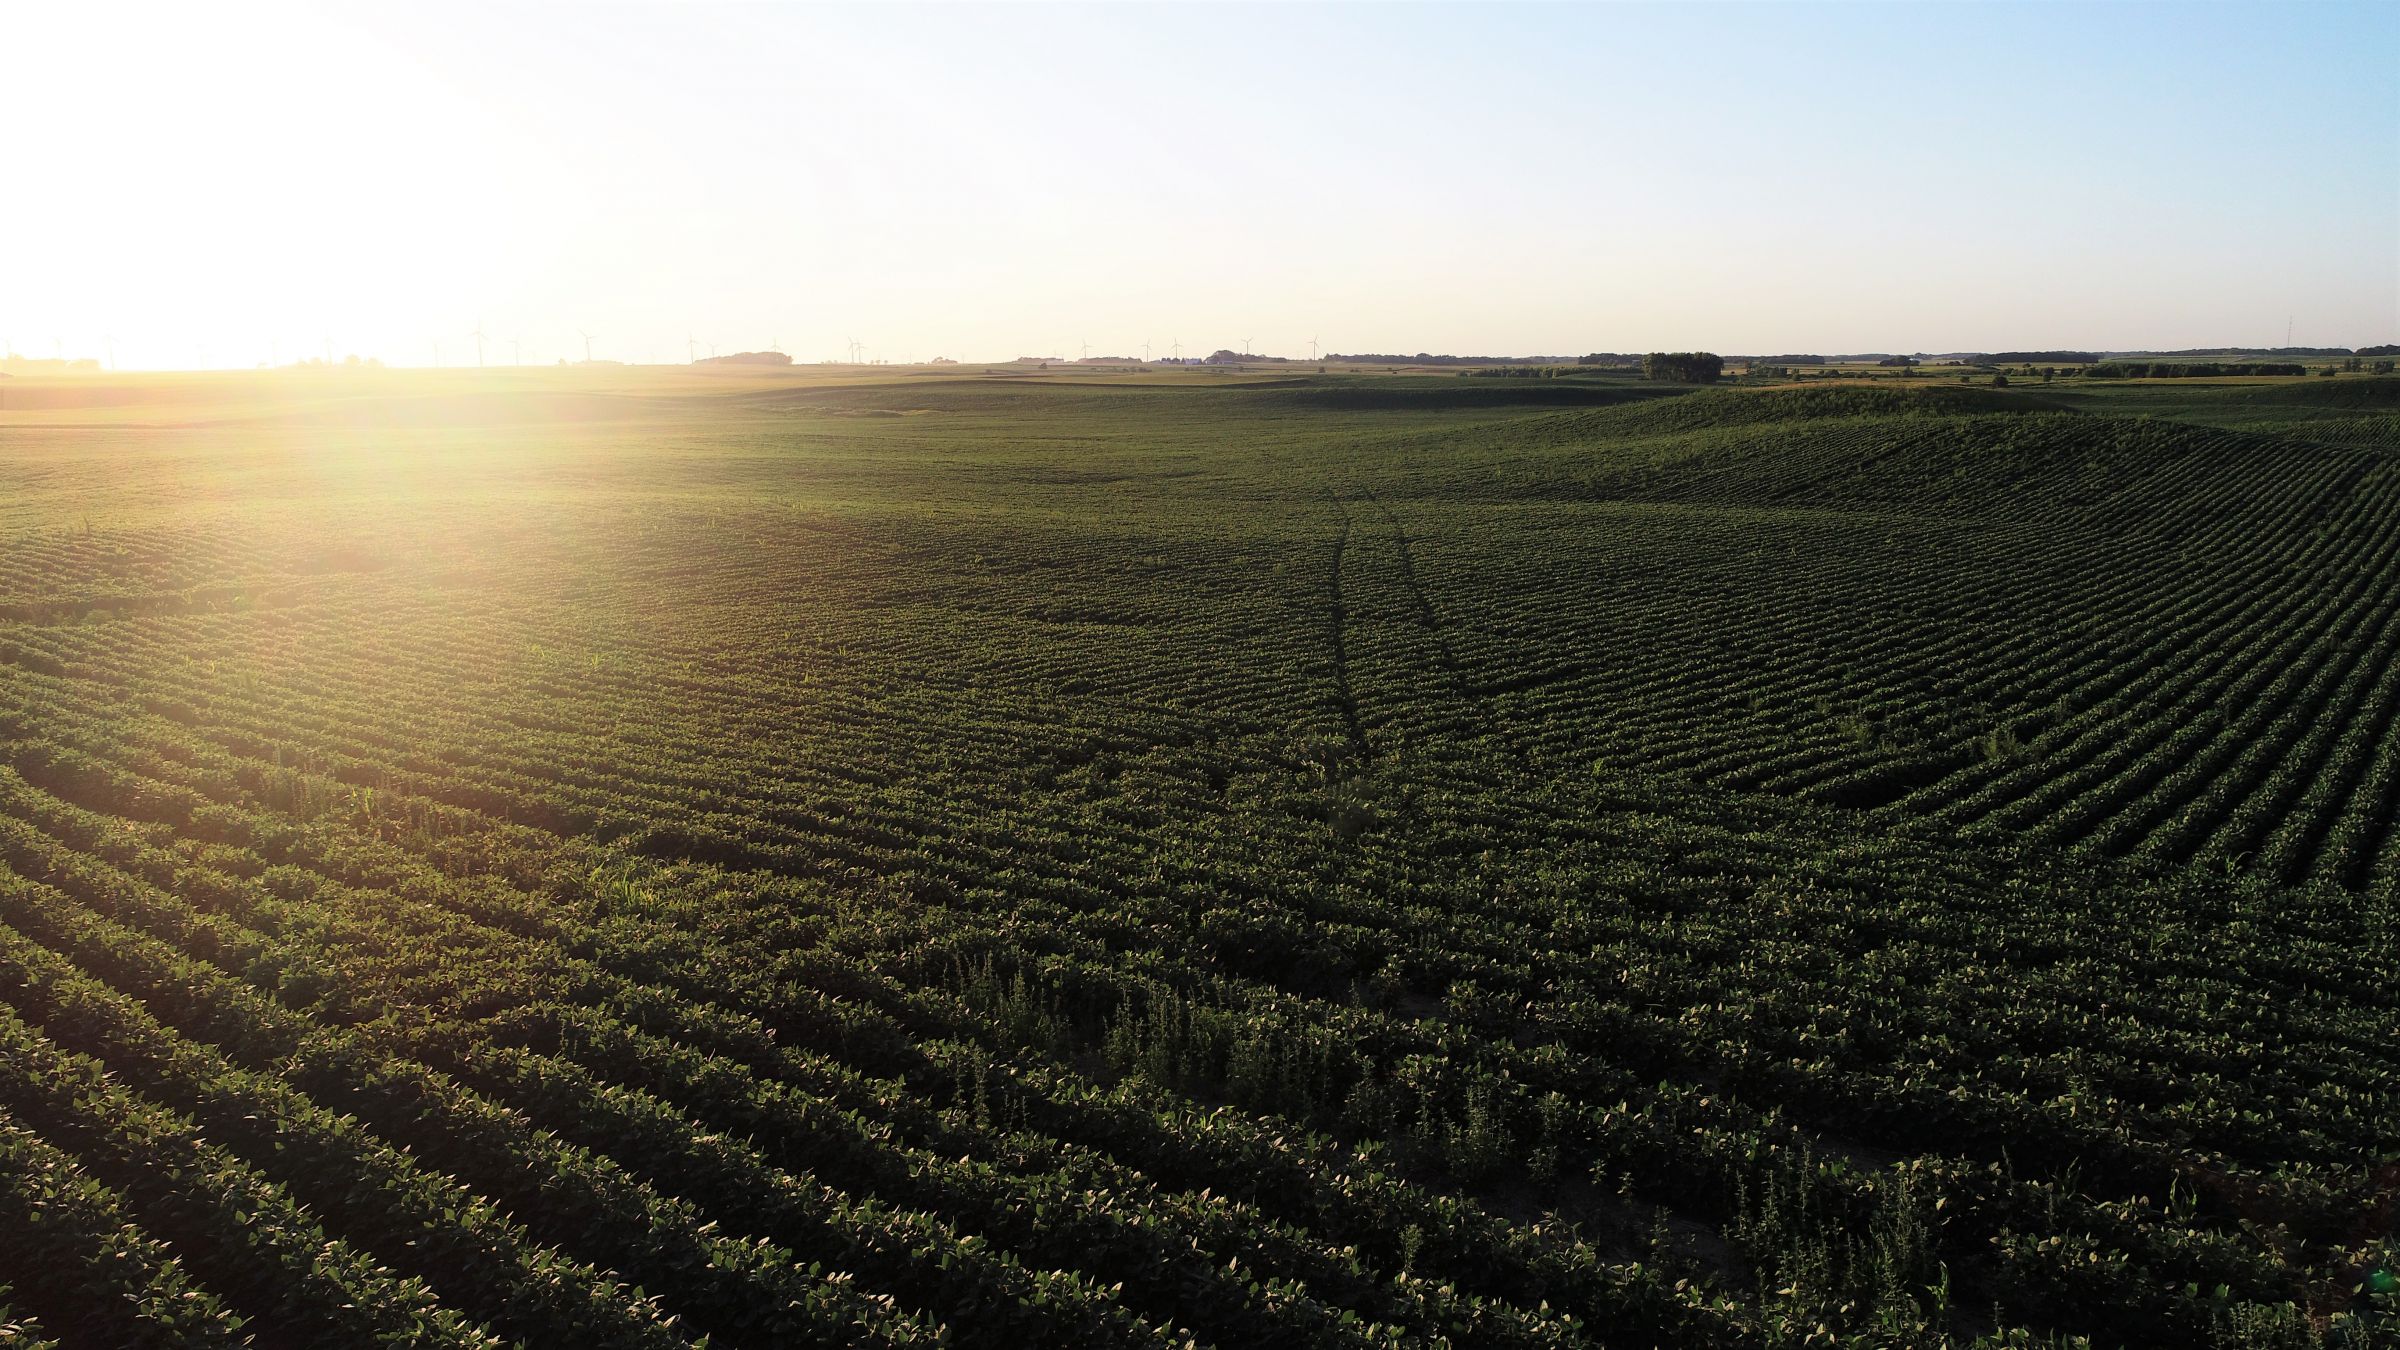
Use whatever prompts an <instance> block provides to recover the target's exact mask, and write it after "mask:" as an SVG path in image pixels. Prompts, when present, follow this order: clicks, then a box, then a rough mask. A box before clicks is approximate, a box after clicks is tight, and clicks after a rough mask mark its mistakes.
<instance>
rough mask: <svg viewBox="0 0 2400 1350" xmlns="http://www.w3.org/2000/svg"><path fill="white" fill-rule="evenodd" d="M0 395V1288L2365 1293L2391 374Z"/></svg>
mask: <svg viewBox="0 0 2400 1350" xmlns="http://www.w3.org/2000/svg"><path fill="white" fill-rule="evenodd" d="M9 384H10V386H11V387H10V388H8V389H7V390H6V391H5V392H4V393H0V1343H23V1344H29V1345H40V1344H59V1345H64V1346H75V1347H86V1346H91V1347H131V1346H184V1345H256V1346H261V1347H283V1346H334V1345H342V1346H364V1345H393V1346H399V1345H410V1346H417V1345H423V1346H503V1345H512V1344H522V1345H527V1346H576V1347H579V1348H584V1350H615V1348H617V1347H629V1348H630V1347H662V1348H663V1347H685V1346H697V1345H703V1344H705V1345H709V1346H715V1347H734V1346H743V1347H747V1346H787V1345H789V1346H797V1345H815V1346H877V1345H893V1346H897V1345H953V1346H961V1347H969V1346H974V1347H982V1346H990V1347H1016V1346H1112V1347H1113V1346H1122V1347H1136V1346H1157V1347H1165V1346H1223V1347H1252V1346H1294V1347H1297V1346H1309V1347H1314V1346H1335V1347H1340V1346H1356V1347H1367V1346H1376V1347H1390V1346H1454V1347H1469V1346H1475V1347H1481V1346H1494V1347H1572V1346H1708V1347H1713V1346H1724V1347H1749V1346H1762V1347H1763V1346H1802V1345H1837V1344H1838V1345H1864V1346H1893V1347H1925V1346H1939V1345H1956V1346H1968V1345H1988V1346H2001V1345H2012V1346H2014V1345H2027V1346H2030V1345H2091V1346H2164V1345H2172V1346H2212V1347H2237V1346H2275V1347H2316V1346H2336V1347H2367V1346H2376V1345H2391V1344H2400V659H2396V658H2400V454H2396V452H2400V380H2396V379H2392V378H2375V377H2364V376H2358V377H2353V376H2343V377H2340V378H2297V379H2243V380H2227V381H2221V382H2210V381H2196V380H2180V381H2171V382H2164V383H2161V384H2148V383H2144V382H2141V381H2124V382H2108V383H2107V384H2106V385H2105V387H2094V386H2092V385H2087V384H2083V383H2080V382H2069V383H2067V384H2062V385H2059V386H2056V387H2053V386H2048V385H2039V386H2034V385H2020V386H2019V387H2016V388H2010V389H1992V388H1986V387H1980V386H1976V387H1969V386H1954V385H1942V384H1938V383H1936V382H1934V381H1931V380H1927V381H1923V382H1918V383H1915V384H1908V383H1903V384H1901V385H1899V387H1893V385H1891V384H1881V385H1876V386H1871V387H1868V386H1854V385H1845V384H1840V383H1835V382H1822V383H1815V384H1811V385H1808V386H1804V387H1795V388H1747V387H1745V388H1722V389H1704V390H1700V391H1697V392H1687V391H1685V390H1683V389H1681V388H1679V387H1670V386H1660V385H1651V384H1647V383H1643V382H1640V381H1637V380H1634V379H1632V378H1630V377H1617V378H1603V377H1573V378H1563V379H1551V380H1484V379H1461V378H1457V377H1454V376H1447V375H1445V376H1415V375H1361V374H1355V373H1343V372H1340V371H1336V372H1332V373H1327V374H1321V375H1315V374H1311V375H1299V376H1271V375H1260V374H1257V373H1255V372H1253V373H1251V374H1248V375H1243V376H1238V377H1215V378H1206V379H1203V378H1197V377H1191V378H1186V377H1182V376H1177V375H1170V374H1164V373H1159V372H1150V373H1143V374H1127V375H1122V376H1114V375H1104V374H1089V375H1081V374H1078V375H1069V374H1064V373H1059V372H1051V373H1047V374H1041V375H1034V374H986V373H979V372H973V371H953V372H949V373H927V372H915V373H903V372H900V371H898V370H894V371H892V372H889V373H885V372H878V371H873V370H866V369H860V370H852V371H848V372H846V373H845V372H832V373H820V372H809V371H806V369H805V368H803V370H802V373H796V374H784V373H774V372H768V373H740V372H727V373H725V374H723V375H722V376H712V375H709V374H706V373H681V372H663V371H638V370H623V371H615V372H611V371H608V370H605V369H600V370H586V369H572V368H570V369H567V370H560V371H556V372H552V371H531V372H514V371H501V370H494V371H491V372H465V373H459V372H451V373H448V374H411V373H402V372H369V373H360V374H353V375H343V374H331V373H327V374H321V375H314V376H310V375H303V374H295V373H289V372H281V373H258V374H255V375H253V374H241V375H219V376H205V377H203V376H189V377H147V378H135V377H106V376H93V377H88V378H86V379H83V380H80V381H77V380H68V379H57V380H49V381H41V380H31V379H26V380H17V381H11V382H9Z"/></svg>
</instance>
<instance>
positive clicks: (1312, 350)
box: [1308, 337, 1317, 361]
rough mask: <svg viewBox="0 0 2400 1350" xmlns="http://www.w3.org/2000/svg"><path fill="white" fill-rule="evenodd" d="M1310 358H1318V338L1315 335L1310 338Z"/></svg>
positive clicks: (1312, 359)
mask: <svg viewBox="0 0 2400 1350" xmlns="http://www.w3.org/2000/svg"><path fill="white" fill-rule="evenodd" d="M1308 359H1309V360H1311V361H1314V360H1316V359H1317V340H1316V339H1315V338H1313V337H1312V338H1310V339H1309V340H1308Z"/></svg>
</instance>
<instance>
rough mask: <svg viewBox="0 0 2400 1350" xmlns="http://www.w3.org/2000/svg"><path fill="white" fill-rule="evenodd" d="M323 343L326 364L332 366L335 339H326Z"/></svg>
mask: <svg viewBox="0 0 2400 1350" xmlns="http://www.w3.org/2000/svg"><path fill="white" fill-rule="evenodd" d="M322 341H323V342H324V344H325V364H326V365H329V366H330V365H332V364H333V339H332V338H325V339H322Z"/></svg>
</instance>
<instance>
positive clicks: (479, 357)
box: [475, 319, 483, 370]
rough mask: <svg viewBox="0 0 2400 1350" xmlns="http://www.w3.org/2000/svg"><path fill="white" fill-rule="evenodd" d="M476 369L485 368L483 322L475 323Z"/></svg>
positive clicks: (478, 320) (477, 321)
mask: <svg viewBox="0 0 2400 1350" xmlns="http://www.w3.org/2000/svg"><path fill="white" fill-rule="evenodd" d="M475 368H476V369H477V370H481V369H482V368H483V320H481V319H477V320H476V321H475Z"/></svg>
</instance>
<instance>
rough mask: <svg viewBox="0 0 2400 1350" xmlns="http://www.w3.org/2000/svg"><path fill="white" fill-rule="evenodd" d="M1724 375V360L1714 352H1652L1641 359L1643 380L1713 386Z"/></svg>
mask: <svg viewBox="0 0 2400 1350" xmlns="http://www.w3.org/2000/svg"><path fill="white" fill-rule="evenodd" d="M1724 373H1725V358H1724V357H1722V356H1719V355H1717V354H1716V353H1715V352H1652V353H1650V354H1649V355H1647V356H1645V357H1643V358H1642V375H1643V377H1644V378H1645V379H1652V380H1672V381H1674V382H1676V383H1678V384H1715V383H1716V382H1717V377H1718V376H1720V375H1723V374H1724Z"/></svg>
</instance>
